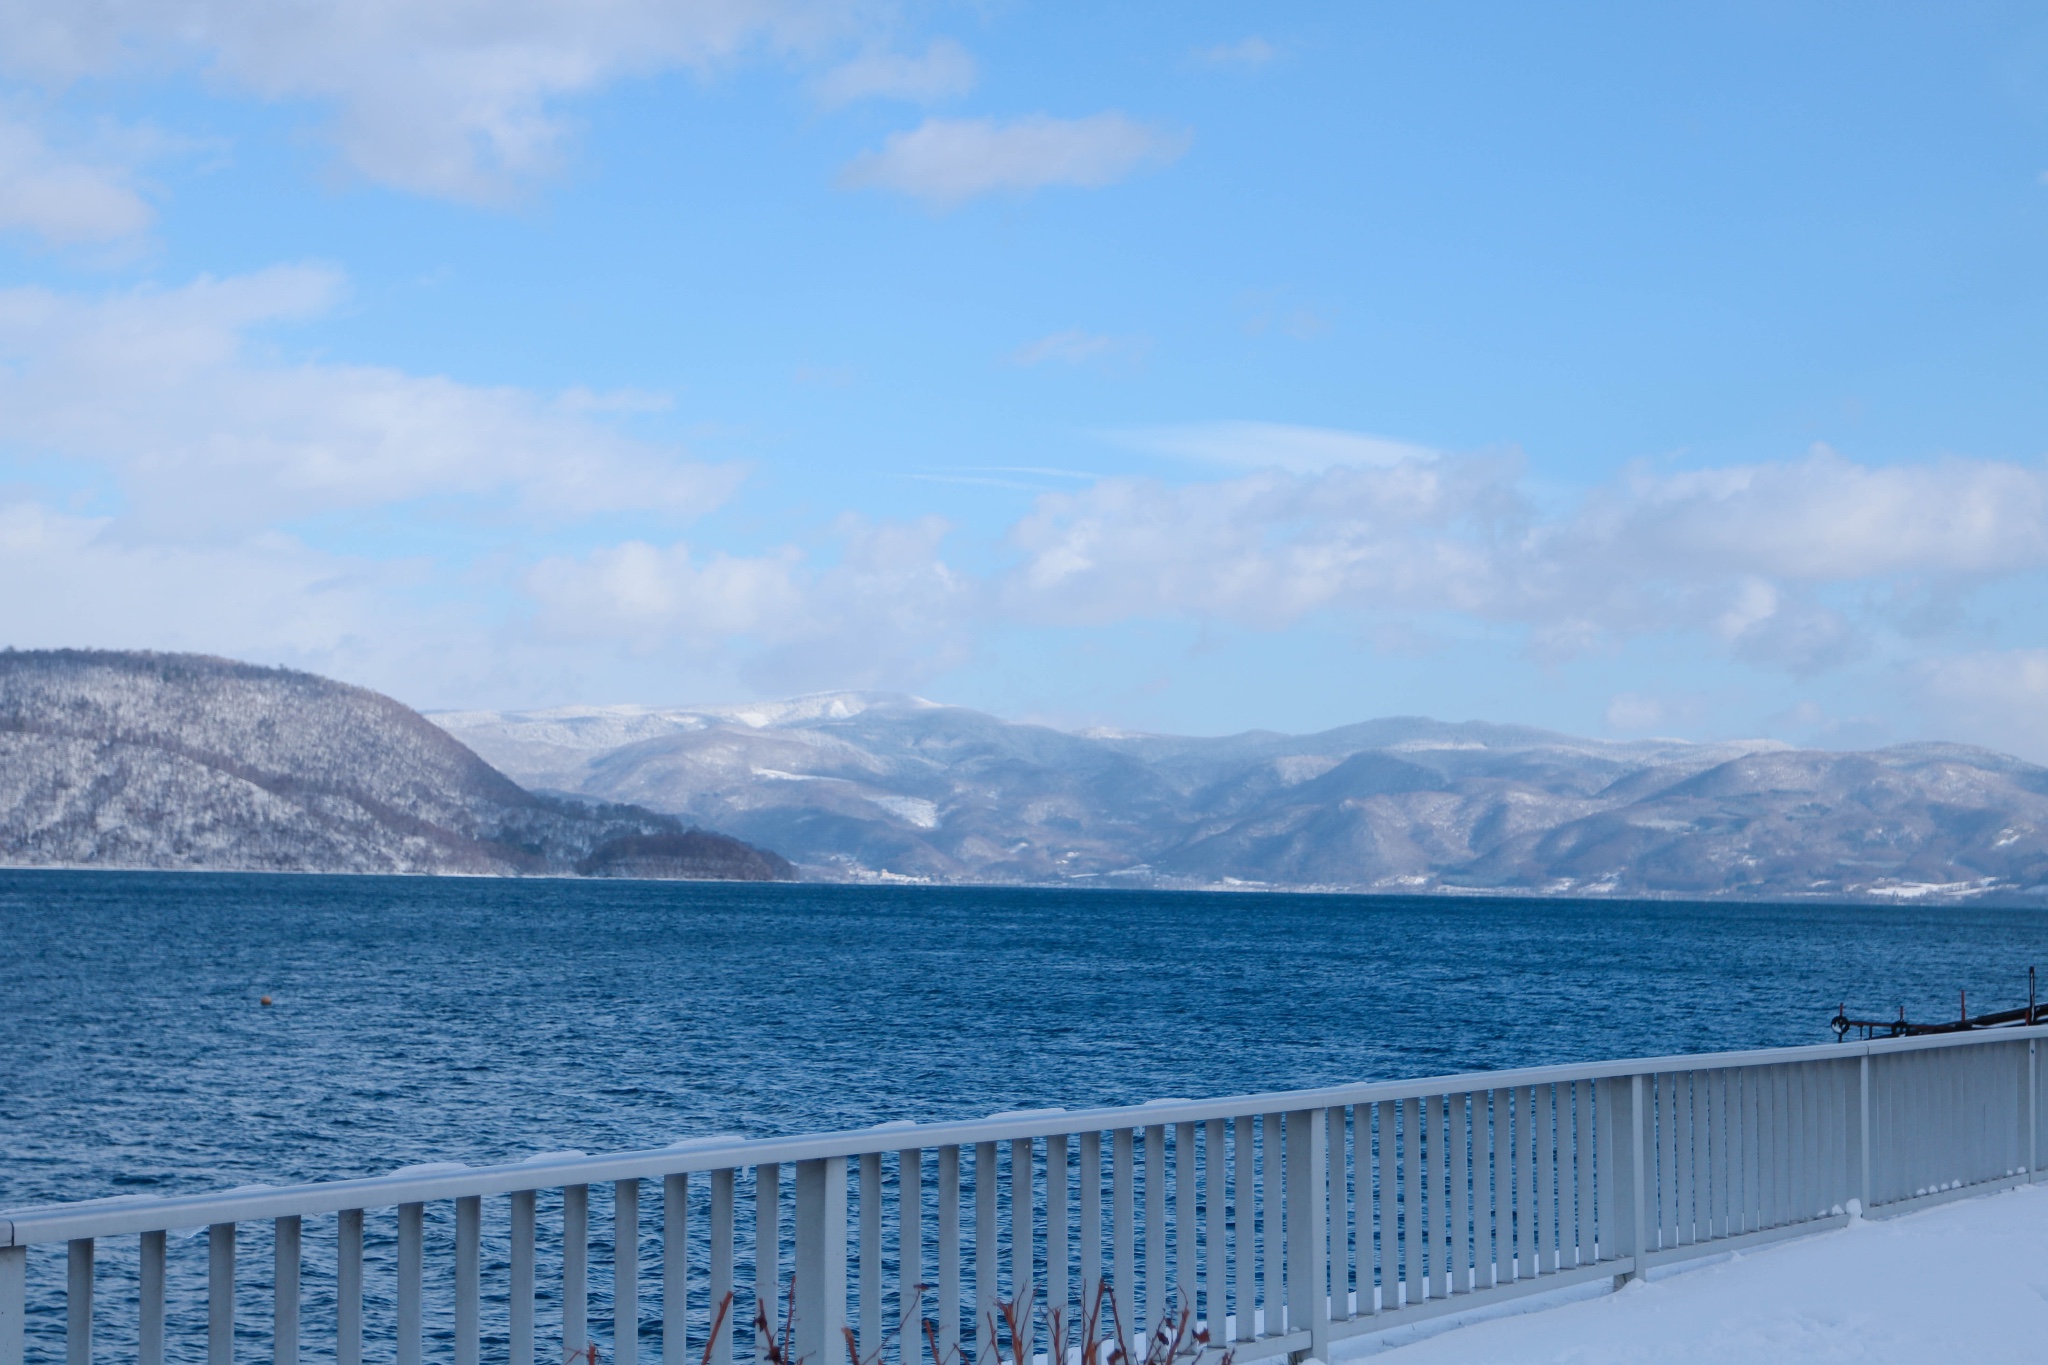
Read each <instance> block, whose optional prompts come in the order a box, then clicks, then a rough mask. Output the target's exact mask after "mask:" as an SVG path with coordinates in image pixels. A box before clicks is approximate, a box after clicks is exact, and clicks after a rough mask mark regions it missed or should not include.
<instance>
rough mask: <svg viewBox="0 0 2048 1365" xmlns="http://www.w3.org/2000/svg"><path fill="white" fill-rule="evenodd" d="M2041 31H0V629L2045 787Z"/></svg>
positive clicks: (539, 691)
mask: <svg viewBox="0 0 2048 1365" xmlns="http://www.w3.org/2000/svg"><path fill="white" fill-rule="evenodd" d="M2044 305H2048V11H2043V10H2041V9H2040V8H2039V7H2037V6H2025V5H2019V4H2012V5H1996V4H1968V3H1957V4H1950V5H1942V6H1921V5H1912V6H1909V5H1871V4H1824V3H1811V4H1799V5H1784V4H1781V3H1770V4H1762V3H1759V4H1747V3H1728V2H1727V0H1717V2H1716V3H1711V4H1709V3H1681V4H1672V5H1658V6H1641V5H1622V4H1615V5H1597V4H1562V5H1556V6H1541V7H1538V6H1528V5H1519V4H1499V5H1487V4H1445V5H1432V6H1416V5H1395V4H1368V3H1344V4H1327V5H1317V4H1275V5H1263V6H1225V5H1217V4H1205V3H1171V4H1169V3H1157V4H1141V3H1133V4H1125V5H1116V6H1090V5H1058V6H1055V5H1033V4H1025V3H1013V2H1012V0H986V2H985V3H957V4H948V3H930V4H918V3H901V4H865V3H848V4H840V3H813V2H812V0H701V2H700V3H676V2H674V0H602V3H584V4H549V3H542V2H541V0H348V3H338V2H335V0H298V3H294V4H291V5H278V4H275V3H273V2H272V0H149V3H133V2H131V0H0V586H4V591H0V643H4V644H7V645H12V646H14V647H20V648H41V647H53V646H91V647H102V648H148V649H162V650H199V651H204V652H209V653H216V654H225V655H230V656H233V657H238V658H244V659H250V660H255V661H259V662H264V663H275V664H285V665H290V666H293V667H298V668H305V669H311V670H314V671H316V672H320V673H324V674H328V675H331V676H335V677H339V678H343V679H346V680H349V681H351V682H356V683H361V684H363V685H366V686H370V687H375V688H378V689H380V690H382V691H386V692H389V693H391V694H392V695H394V696H397V697H398V698H400V699H402V700H404V701H406V702H408V703H410V704H413V705H415V706H419V707H422V708H480V707H488V708H533V707H544V706H556V705H563V704H570V703H644V704H651V705H671V704H698V703H715V702H734V701H744V700H752V699H759V698H769V697H781V696H789V695H794V694H799V693H805V692H813V691H821V690H828V689H840V688H857V689H870V690H889V691H909V692H915V693H918V694H920V695H923V696H928V697H931V698H933V699H935V700H940V701H945V702H951V703H957V704H961V705H967V706H974V707H979V708H982V709H986V710H990V711H994V712H996V713H998V714H1001V715H1005V716H1009V717H1012V718H1016V719H1028V720H1038V721H1044V722H1048V723H1052V724H1057V725H1062V726H1074V727H1079V726H1090V725H1107V726H1114V727H1120V728H1126V729H1141V730H1158V731H1174V732H1184V733H1197V734H1220V733H1229V732H1234V731H1238V730H1244V729H1249V728H1268V729H1278V730H1290V731H1310V730H1317V729H1322V728H1326V727H1330V726H1334V725H1340V724H1345V723H1348V722H1352V721H1357V720H1362V719H1365V718H1368V717H1374V716H1382V715H1430V716H1436V717H1439V718H1443V719H1450V720H1458V719H1486V720H1494V721H1507V722H1519V723H1524V724H1532V725H1540V726H1547V727H1551V728H1555V729H1560V730H1565V731H1570V732H1573V733H1579V734H1589V735H1601V736H1609V737H1616V738H1626V737H1632V736H1640V735H1662V736H1683V737H1690V738H1697V739H1716V738H1733V737H1755V736H1766V737H1775V738H1779V739H1783V740H1787V741H1790V742H1793V743H1798V744H1812V745H1821V746H1827V747H1867V746H1875V745H1881V744H1890V743H1898V742H1905V741H1911V740H1920V739H1952V740H1963V741H1968V742H1972V743H1980V744H1987V745H1991V746H1993V747H1996V748H2000V749H2004V750H2008V751H2011V752H2016V753H2020V754H2023V755H2026V756H2029V757H2032V758H2035V759H2041V760H2048V593H2044V588H2048V462H2044V452H2048V307H2044Z"/></svg>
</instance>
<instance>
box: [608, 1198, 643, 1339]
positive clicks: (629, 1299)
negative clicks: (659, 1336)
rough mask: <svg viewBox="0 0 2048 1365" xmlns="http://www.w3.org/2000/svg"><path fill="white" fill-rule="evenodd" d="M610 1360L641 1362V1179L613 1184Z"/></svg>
mask: <svg viewBox="0 0 2048 1365" xmlns="http://www.w3.org/2000/svg"><path fill="white" fill-rule="evenodd" d="M612 1361H613V1365H639V1362H640V1182H639V1181H637V1180H620V1181H617V1182H615V1183H614V1184H613V1186H612Z"/></svg>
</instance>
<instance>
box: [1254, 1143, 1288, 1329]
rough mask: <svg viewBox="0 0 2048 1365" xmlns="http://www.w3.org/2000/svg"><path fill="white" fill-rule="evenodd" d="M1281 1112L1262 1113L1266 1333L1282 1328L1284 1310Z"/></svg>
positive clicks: (1261, 1291) (1261, 1266) (1262, 1268)
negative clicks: (1281, 1235) (1281, 1241)
mask: <svg viewBox="0 0 2048 1365" xmlns="http://www.w3.org/2000/svg"><path fill="white" fill-rule="evenodd" d="M1280 1145H1281V1138H1280V1115H1279V1114H1277V1113H1273V1114H1261V1115H1259V1202H1258V1211H1259V1217H1258V1224H1257V1226H1258V1233H1259V1311H1260V1315H1261V1316H1260V1319H1259V1321H1260V1323H1261V1325H1262V1328H1263V1331H1264V1333H1265V1334H1266V1335H1268V1336H1271V1335H1274V1334H1276V1333H1278V1332H1279V1331H1280V1330H1281V1327H1280V1320H1281V1318H1282V1316H1283V1315H1284V1313H1285V1309H1284V1307H1283V1305H1285V1303H1286V1302H1287V1299H1286V1295H1285V1292H1284V1290H1285V1278H1286V1277H1285V1267H1284V1266H1283V1264H1282V1262H1283V1261H1284V1260H1285V1256H1284V1254H1283V1253H1282V1251H1281V1248H1280V1232H1281V1224H1282V1221H1283V1220H1282V1218H1281V1205H1280V1201H1281V1200H1282V1199H1284V1198H1286V1196H1285V1195H1284V1194H1283V1193H1282V1192H1281V1185H1282V1180H1281V1174H1280Z"/></svg>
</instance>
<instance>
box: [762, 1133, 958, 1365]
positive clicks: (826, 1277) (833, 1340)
mask: <svg viewBox="0 0 2048 1365" xmlns="http://www.w3.org/2000/svg"><path fill="white" fill-rule="evenodd" d="M989 1174H991V1175H992V1174H993V1172H990V1173H989ZM982 1176H983V1172H982V1171H981V1170H980V1169H978V1168H977V1169H976V1170H975V1172H974V1178H975V1182H976V1184H977V1185H979V1184H980V1182H981V1180H982ZM795 1195H796V1201H795V1202H796V1228H795V1231H796V1255H795V1263H794V1264H793V1265H792V1266H791V1274H790V1283H789V1325H790V1334H791V1336H792V1337H793V1338H794V1342H793V1344H792V1355H791V1359H792V1360H795V1361H799V1362H802V1365H846V1158H845V1157H843V1156H835V1157H821V1158H816V1159H813V1160H810V1161H799V1162H798V1163H797V1164H796V1190H795Z"/></svg>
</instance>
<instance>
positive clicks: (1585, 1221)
mask: <svg viewBox="0 0 2048 1365" xmlns="http://www.w3.org/2000/svg"><path fill="white" fill-rule="evenodd" d="M1572 1170H1573V1175H1572V1202H1573V1207H1574V1209H1575V1210H1576V1211H1577V1214H1578V1222H1577V1224H1576V1229H1577V1234H1578V1235H1577V1236H1576V1237H1574V1238H1573V1240H1572V1246H1573V1248H1574V1250H1575V1253H1576V1258H1575V1260H1574V1262H1573V1264H1575V1265H1591V1264H1593V1260H1594V1257H1593V1238H1594V1221H1593V1084H1592V1082H1591V1081H1573V1082H1572Z"/></svg>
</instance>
